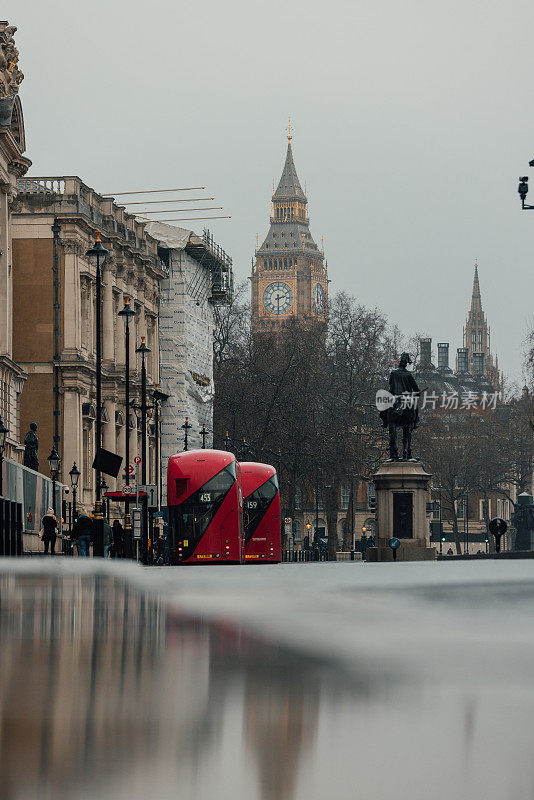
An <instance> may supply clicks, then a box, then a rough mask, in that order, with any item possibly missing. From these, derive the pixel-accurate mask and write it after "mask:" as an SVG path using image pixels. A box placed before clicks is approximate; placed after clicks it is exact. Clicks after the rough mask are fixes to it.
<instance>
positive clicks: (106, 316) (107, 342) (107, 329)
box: [102, 263, 115, 366]
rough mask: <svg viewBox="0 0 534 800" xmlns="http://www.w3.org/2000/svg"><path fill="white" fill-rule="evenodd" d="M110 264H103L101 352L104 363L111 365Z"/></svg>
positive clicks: (111, 282)
mask: <svg viewBox="0 0 534 800" xmlns="http://www.w3.org/2000/svg"><path fill="white" fill-rule="evenodd" d="M111 266H112V265H111V264H109V263H106V265H105V266H104V281H103V283H104V285H103V302H102V345H103V347H102V354H103V360H104V363H105V364H106V365H107V366H112V365H113V362H114V359H115V342H114V330H113V271H112V269H111Z"/></svg>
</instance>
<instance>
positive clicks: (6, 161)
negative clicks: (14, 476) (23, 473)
mask: <svg viewBox="0 0 534 800" xmlns="http://www.w3.org/2000/svg"><path fill="white" fill-rule="evenodd" d="M15 30H16V29H15V28H13V27H12V26H11V27H10V26H9V25H8V23H7V22H6V21H2V22H0V417H2V420H3V422H4V424H5V425H6V427H7V428H8V435H7V446H6V450H5V456H6V458H9V459H14V460H15V461H21V460H22V453H23V447H22V446H21V438H22V437H21V433H22V436H23V434H24V431H22V432H21V427H20V407H19V404H20V394H21V392H22V387H23V385H24V381H25V379H26V373H25V372H24V369H23V368H22V367H21V366H20V365H19V364H17V363H16V360H15V359H14V356H13V274H14V273H13V269H14V262H13V252H12V247H11V237H12V230H11V212H12V206H13V201H14V200H15V198H16V196H17V181H18V180H19V179H20V178H22V177H23V175H25V173H26V172H27V170H28V168H29V167H30V165H31V161H30V160H29V159H27V158H26V157H25V156H24V155H23V154H24V151H25V149H26V143H25V139H24V120H23V116H22V105H21V102H20V97H19V95H18V87H19V85H20V82H21V81H22V73H21V72H20V71H19V69H18V67H17V62H18V52H17V50H16V48H15V44H14V39H13V35H14V32H15ZM10 64H11V65H12V66H11V68H10V67H9V65H10ZM13 65H14V66H13Z"/></svg>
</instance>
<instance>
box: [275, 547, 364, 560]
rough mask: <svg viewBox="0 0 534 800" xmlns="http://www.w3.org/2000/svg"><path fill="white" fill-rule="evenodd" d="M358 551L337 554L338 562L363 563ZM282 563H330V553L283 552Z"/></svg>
mask: <svg viewBox="0 0 534 800" xmlns="http://www.w3.org/2000/svg"><path fill="white" fill-rule="evenodd" d="M362 560H363V557H362V554H361V553H360V552H359V551H358V550H346V551H342V552H337V553H336V561H362ZM282 561H283V562H284V563H287V564H304V563H307V562H309V561H328V553H327V551H326V550H325V549H324V548H320V549H315V550H282Z"/></svg>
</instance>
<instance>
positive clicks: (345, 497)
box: [341, 483, 350, 511]
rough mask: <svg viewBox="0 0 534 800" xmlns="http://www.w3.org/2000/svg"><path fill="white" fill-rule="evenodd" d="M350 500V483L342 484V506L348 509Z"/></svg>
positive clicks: (344, 509)
mask: <svg viewBox="0 0 534 800" xmlns="http://www.w3.org/2000/svg"><path fill="white" fill-rule="evenodd" d="M349 500H350V483H342V484H341V508H342V510H343V511H346V510H347V508H348V507H349Z"/></svg>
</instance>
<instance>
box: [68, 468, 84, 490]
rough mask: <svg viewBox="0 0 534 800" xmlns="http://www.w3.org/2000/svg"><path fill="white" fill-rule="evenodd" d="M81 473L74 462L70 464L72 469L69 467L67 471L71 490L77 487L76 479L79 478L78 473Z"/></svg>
mask: <svg viewBox="0 0 534 800" xmlns="http://www.w3.org/2000/svg"><path fill="white" fill-rule="evenodd" d="M81 474H82V473H81V472H80V470H79V469H78V467H77V466H76V462H74V464H73V465H72V469H71V471H70V472H69V475H70V485H71V487H72V490H73V491H74V489H77V488H78V481H79V480H80V475H81Z"/></svg>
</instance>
